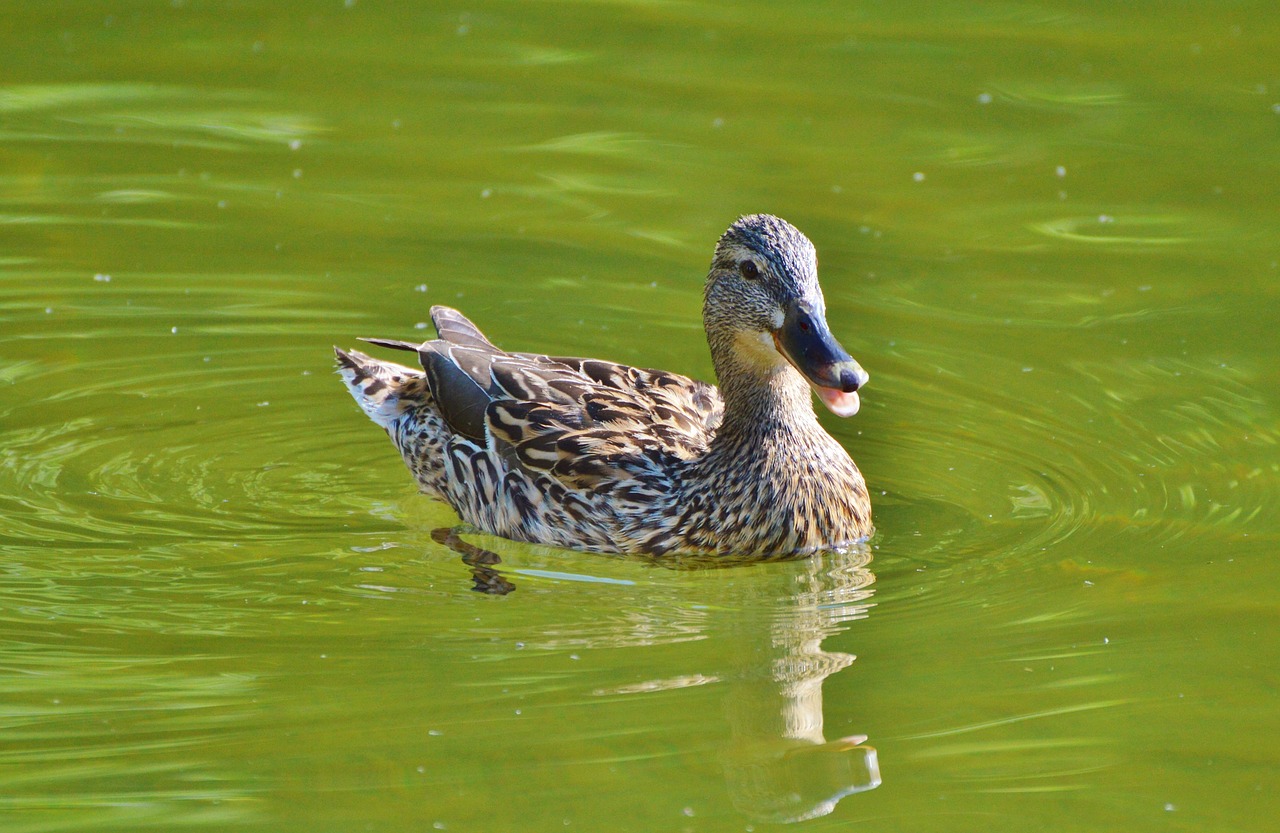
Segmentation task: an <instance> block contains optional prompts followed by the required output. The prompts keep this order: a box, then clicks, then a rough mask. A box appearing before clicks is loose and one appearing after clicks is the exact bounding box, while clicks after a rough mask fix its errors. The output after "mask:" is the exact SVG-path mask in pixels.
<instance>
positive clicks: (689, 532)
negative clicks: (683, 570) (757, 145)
mask: <svg viewBox="0 0 1280 833" xmlns="http://www.w3.org/2000/svg"><path fill="white" fill-rule="evenodd" d="M824 313H825V304H824V302H823V299H822V289H821V288H820V287H819V286H818V273H817V259H816V257H815V255H814V249H813V244H812V243H810V242H809V239H808V238H807V237H805V236H804V235H803V234H801V233H800V232H799V231H798V230H797V229H796V228H795V227H793V226H792V225H791V224H789V223H787V222H785V221H784V220H780V219H778V218H777V217H772V216H770V215H767V214H756V215H752V216H750V217H743V218H742V219H740V220H738V221H737V222H736V223H734V224H733V225H732V226H730V228H729V230H728V231H726V232H725V233H724V236H722V237H721V238H720V242H719V243H718V244H717V245H716V251H715V257H714V258H713V259H712V261H711V271H710V273H709V274H708V275H707V283H706V289H705V294H704V302H703V307H702V317H703V322H704V324H705V326H706V331H707V341H708V343H709V344H710V346H711V360H712V363H713V364H714V365H715V370H716V376H717V377H718V378H719V380H720V388H719V389H718V390H717V389H716V388H715V387H714V386H712V385H708V384H706V383H705V382H698V381H695V380H693V379H688V378H686V377H684V376H679V375H677V374H675V373H667V372H666V371H661V370H642V369H640V368H635V367H628V366H626V365H621V364H613V363H611V362H605V361H598V360H596V359H574V358H563V357H558V356H542V355H538V354H535V353H508V352H505V351H503V350H500V349H498V348H497V347H495V346H493V345H492V344H491V343H489V340H488V339H486V338H485V337H484V335H483V334H482V333H481V332H480V330H479V329H477V328H476V326H475V325H474V324H472V323H471V322H470V321H468V320H467V319H466V318H464V317H463V316H462V314H461V313H459V312H457V311H456V310H452V309H449V308H448V307H433V308H432V310H431V320H432V322H433V323H434V324H435V327H436V330H437V331H438V333H439V338H438V339H436V340H434V341H428V342H425V343H423V344H411V343H408V342H402V341H387V340H382V339H367V340H368V341H369V342H371V343H373V344H377V345H381V346H383V347H393V348H397V349H401V350H408V351H411V352H416V353H417V354H418V358H419V360H420V361H421V363H422V367H423V369H424V370H425V373H424V372H423V371H419V370H414V369H411V368H408V367H404V366H402V365H398V364H392V363H389V362H384V361H379V360H376V359H373V358H370V357H369V356H366V355H364V354H363V353H358V352H355V351H352V352H346V351H343V350H337V349H336V348H335V349H336V352H337V356H338V365H339V367H338V373H339V374H341V376H342V378H343V380H344V381H345V382H346V383H347V387H348V388H350V390H351V395H352V396H354V397H355V400H356V402H358V403H359V404H360V407H361V408H363V409H364V412H365V413H366V414H368V415H369V417H370V418H371V419H372V420H373V421H374V422H376V423H378V424H379V425H381V426H382V427H383V428H385V429H386V431H387V434H389V435H390V437H391V440H392V442H394V443H395V445H396V447H397V448H399V449H400V454H401V455H402V456H403V457H404V460H405V463H406V464H408V466H409V470H410V471H412V472H413V475H414V477H415V478H417V480H418V483H419V485H420V486H421V487H422V489H423V490H424V491H425V492H427V493H429V494H432V495H434V496H436V497H438V498H440V499H442V500H444V501H445V502H446V503H448V504H449V505H450V506H452V507H453V508H454V510H455V511H456V512H457V513H458V515H459V516H461V517H462V519H463V520H464V521H466V522H467V523H469V524H471V525H473V526H475V527H477V528H478V529H481V530H484V531H486V532H490V533H493V534H495V535H501V536H504V537H507V538H514V539H517V540H521V541H533V542H538V543H543V544H552V545H555V546H560V547H570V548H575V549H584V550H594V551H600V552H631V553H648V554H652V555H662V554H664V553H704V554H715V555H729V554H734V555H744V556H760V557H764V556H782V555H791V554H799V553H805V552H810V551H813V550H818V549H825V548H832V547H840V546H844V545H847V544H850V543H852V542H854V541H857V540H859V539H862V538H865V537H867V536H868V535H870V534H871V531H872V527H871V502H870V500H869V499H868V497H867V487H866V483H864V482H863V479H862V475H861V474H860V473H859V472H858V467H857V466H855V465H854V463H853V460H851V459H850V458H849V455H848V454H847V453H846V452H845V450H844V449H843V448H841V446H840V444H839V443H837V442H836V441H835V440H834V439H832V438H831V436H830V435H829V434H827V432H826V431H824V430H823V429H822V426H821V425H820V424H819V423H818V418H817V416H816V415H815V414H814V412H813V405H812V402H811V400H810V398H809V389H810V388H811V387H812V389H813V390H814V391H815V392H816V393H817V394H818V397H819V398H820V399H821V400H822V402H823V404H825V405H826V406H827V407H828V408H829V409H831V411H832V412H834V413H836V414H838V415H839V416H852V415H853V414H855V413H857V411H858V394H857V393H856V391H857V390H858V389H859V388H861V387H862V386H863V385H865V384H866V383H867V374H866V372H865V371H864V370H863V369H862V368H861V367H860V366H859V365H858V363H857V362H855V361H854V360H853V359H852V358H850V356H849V354H848V353H846V352H845V351H844V349H843V348H842V347H841V346H840V345H839V343H837V342H836V340H835V338H834V337H833V336H832V335H831V331H830V330H829V329H828V328H827V322H826V317H825V314H824Z"/></svg>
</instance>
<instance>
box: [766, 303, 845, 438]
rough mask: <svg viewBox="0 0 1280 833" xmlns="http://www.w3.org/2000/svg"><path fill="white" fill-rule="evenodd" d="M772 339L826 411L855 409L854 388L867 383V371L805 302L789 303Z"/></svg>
mask: <svg viewBox="0 0 1280 833" xmlns="http://www.w3.org/2000/svg"><path fill="white" fill-rule="evenodd" d="M773 341H774V344H775V345H777V348H778V352H779V353H781V354H782V355H783V356H784V357H785V358H786V360H787V361H789V362H790V363H791V366H792V367H794V368H795V369H796V370H798V371H800V374H801V375H802V376H804V378H805V379H806V380H808V382H809V385H810V387H812V388H813V390H814V393H816V394H818V398H819V399H821V400H822V404H823V405H826V406H827V410H829V411H831V413H833V414H835V415H836V416H842V417H850V416H853V415H854V414H856V413H857V412H858V406H859V405H860V404H861V403H860V401H859V399H858V393H857V391H858V389H859V388H861V387H862V386H863V385H865V384H866V383H867V379H868V378H869V377H868V376H867V371H865V370H863V369H862V366H861V365H859V364H858V363H857V362H856V361H854V360H853V357H852V356H850V355H849V354H848V353H846V352H845V349H844V348H843V347H841V346H840V342H838V341H836V339H835V336H833V335H831V330H830V328H828V327H827V320H826V318H825V317H824V316H823V315H822V313H821V312H818V311H816V310H814V309H813V308H812V307H811V306H809V305H808V304H806V303H798V304H793V305H792V306H791V307H790V308H789V309H788V310H787V313H786V318H784V319H783V321H782V326H781V327H779V328H778V329H777V330H776V331H774V334H773Z"/></svg>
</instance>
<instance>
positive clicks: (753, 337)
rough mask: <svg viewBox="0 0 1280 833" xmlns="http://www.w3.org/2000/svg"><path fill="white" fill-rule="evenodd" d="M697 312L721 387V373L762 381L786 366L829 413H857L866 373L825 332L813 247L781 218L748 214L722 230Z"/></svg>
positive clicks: (825, 326)
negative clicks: (704, 328) (701, 321)
mask: <svg viewBox="0 0 1280 833" xmlns="http://www.w3.org/2000/svg"><path fill="white" fill-rule="evenodd" d="M702 314H703V319H704V321H705V322H706V327H707V337H708V340H709V341H710V343H711V352H712V358H713V359H714V360H715V362H716V371H717V373H719V374H720V376H721V379H720V381H721V384H722V385H724V384H725V383H726V382H727V381H728V380H727V379H726V378H725V376H726V371H728V372H729V373H730V374H732V373H737V374H742V373H750V374H752V375H757V376H761V377H768V376H771V375H773V374H775V373H777V372H779V371H784V370H785V368H786V366H787V365H790V366H791V367H794V368H795V369H796V370H797V371H799V372H800V375H801V376H803V377H804V379H805V381H807V382H808V383H809V386H810V387H811V388H813V390H814V392H815V393H817V394H818V398H819V399H821V400H822V404H824V405H826V406H827V408H828V409H830V410H831V412H832V413H834V414H836V415H838V416H845V417H847V416H853V415H854V414H856V413H857V412H858V404H859V403H858V394H857V390H858V389H859V388H861V387H862V386H863V385H865V384H866V383H867V378H868V377H867V372H866V371H865V370H863V369H862V367H861V366H860V365H859V364H858V363H857V362H856V361H854V360H853V358H852V357H851V356H850V355H849V354H848V353H847V352H845V349H844V348H843V347H841V346H840V343H839V342H838V341H836V339H835V336H833V335H832V334H831V330H830V328H828V327H827V317H826V303H825V302H824V301H823V299H822V288H821V287H820V286H819V285H818V259H817V256H816V254H815V252H814V249H813V244H812V243H810V242H809V238H807V237H805V236H804V235H803V234H801V233H800V231H799V229H797V228H796V227H795V226H793V225H791V224H790V223H788V222H787V221H786V220H782V219H779V218H778V217H774V216H772V215H770V214H752V215H750V216H748V217H743V218H741V219H740V220H738V221H737V222H736V223H734V224H733V225H732V226H730V227H729V230H728V231H726V232H725V233H724V235H723V236H722V237H721V238H720V242H719V243H718V244H717V245H716V253H715V257H714V258H713V259H712V261H711V271H710V273H709V274H708V275H707V285H706V291H705V297H704V303H703V311H702Z"/></svg>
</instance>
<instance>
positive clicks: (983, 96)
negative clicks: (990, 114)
mask: <svg viewBox="0 0 1280 833" xmlns="http://www.w3.org/2000/svg"><path fill="white" fill-rule="evenodd" d="M978 103H979V104H990V103H991V93H978Z"/></svg>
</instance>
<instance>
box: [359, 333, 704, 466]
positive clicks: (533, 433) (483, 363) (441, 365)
mask: <svg viewBox="0 0 1280 833" xmlns="http://www.w3.org/2000/svg"><path fill="white" fill-rule="evenodd" d="M431 318H432V321H433V323H434V324H435V325H436V328H437V330H438V332H439V333H440V338H439V339H437V340H434V341H428V342H425V343H423V344H411V343H408V342H394V341H387V340H381V339H379V340H372V339H371V340H370V341H372V342H373V343H375V344H380V345H382V346H386V347H393V348H396V349H401V350H412V351H415V352H417V353H418V357H419V359H420V360H421V361H422V366H423V368H424V369H425V370H426V373H427V381H428V386H429V387H430V389H431V393H432V397H433V398H434V399H435V402H436V405H437V407H438V409H439V411H440V414H441V416H442V417H443V418H444V420H445V422H446V423H447V424H448V425H449V427H450V429H451V430H453V431H454V433H456V434H460V435H462V436H464V437H466V438H468V439H469V440H471V441H472V442H474V443H475V444H477V445H480V446H484V445H486V444H489V443H496V444H499V445H500V446H503V448H502V449H501V450H502V451H504V452H505V453H504V456H505V457H506V458H507V459H508V461H509V462H510V463H515V464H518V465H520V466H522V467H523V468H525V469H528V470H530V471H531V472H542V473H547V474H550V475H552V476H554V477H556V478H557V479H559V480H560V481H562V482H563V483H564V484H565V485H566V486H569V487H570V488H575V489H596V488H601V487H617V488H622V489H632V488H635V487H640V486H641V485H642V484H640V483H638V482H635V481H636V478H642V479H644V480H645V481H648V480H651V479H652V478H653V477H657V476H660V475H661V473H662V472H663V471H665V468H666V467H668V466H669V465H670V464H671V463H672V462H673V461H674V460H682V459H683V460H687V459H690V458H692V457H694V456H696V455H699V454H701V453H702V452H704V451H705V450H706V447H707V444H708V443H709V442H710V439H711V437H712V435H713V434H714V433H715V430H716V428H717V427H718V426H719V424H720V418H721V414H722V412H723V403H722V401H721V399H720V394H719V391H717V390H716V388H715V387H714V386H713V385H709V384H706V383H705V382H699V381H696V380H694V379H689V378H687V377H685V376H681V375H679V374H675V373H669V372H666V371H661V370H650V369H645V368H637V367H631V366H629V365H623V364H616V363H613V362H606V361H600V360H597V359H580V358H570V357H564V356H545V355H541V354H536V353H507V352H505V351H502V350H500V349H498V348H497V347H495V346H493V344H492V343H491V342H489V340H488V339H486V338H485V337H484V334H483V333H481V332H480V330H479V329H478V328H477V327H476V326H475V325H474V324H472V323H471V322H470V321H468V320H467V318H466V317H465V316H463V315H462V314H461V313H459V312H458V311H456V310H453V309H449V308H448V307H434V308H432V310H431ZM650 485H656V484H650Z"/></svg>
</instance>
